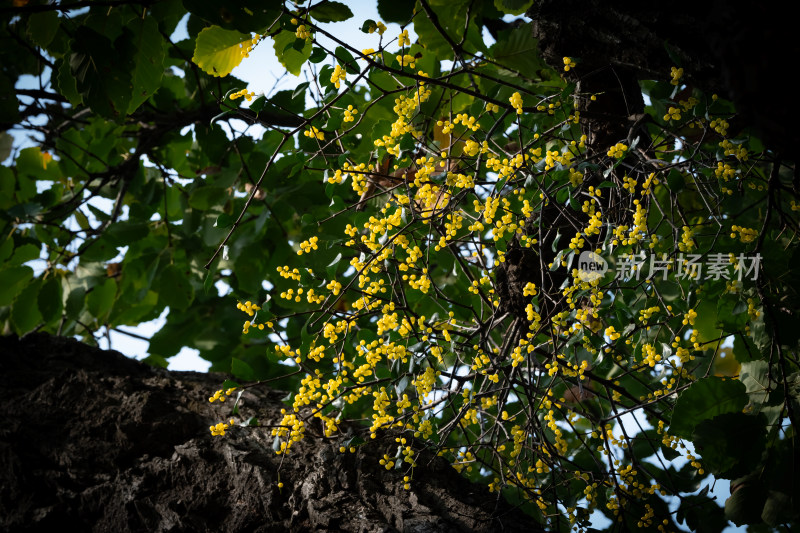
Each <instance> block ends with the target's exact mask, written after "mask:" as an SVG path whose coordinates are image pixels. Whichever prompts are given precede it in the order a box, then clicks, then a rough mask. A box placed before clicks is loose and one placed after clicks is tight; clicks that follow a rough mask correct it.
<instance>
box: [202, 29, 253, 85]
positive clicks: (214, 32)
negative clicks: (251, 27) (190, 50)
mask: <svg viewBox="0 0 800 533" xmlns="http://www.w3.org/2000/svg"><path fill="white" fill-rule="evenodd" d="M250 38H251V37H250V36H249V35H246V34H244V33H241V32H238V31H235V30H223V29H222V28H220V27H219V26H211V27H209V28H205V29H204V30H203V31H201V32H200V35H198V36H197V41H196V42H195V45H194V56H192V61H194V62H195V64H196V65H197V66H198V67H200V68H201V69H203V71H205V72H206V73H208V74H211V75H212V76H220V77H224V76H227V75H228V74H230V73H231V71H232V70H233V69H234V68H236V67H237V66H238V65H239V63H241V62H242V59H243V58H244V56H243V55H242V47H241V46H240V45H241V43H243V42H246V41H249V40H250Z"/></svg>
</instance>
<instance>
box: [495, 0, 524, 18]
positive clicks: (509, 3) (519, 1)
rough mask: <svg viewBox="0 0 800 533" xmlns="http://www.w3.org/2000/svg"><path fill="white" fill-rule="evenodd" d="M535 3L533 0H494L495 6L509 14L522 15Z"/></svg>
mask: <svg viewBox="0 0 800 533" xmlns="http://www.w3.org/2000/svg"><path fill="white" fill-rule="evenodd" d="M532 5H533V0H494V7H496V8H497V9H499V10H500V11H502V12H503V13H507V14H509V15H522V14H523V13H525V12H526V11H527V10H528V9H530V7H531V6H532Z"/></svg>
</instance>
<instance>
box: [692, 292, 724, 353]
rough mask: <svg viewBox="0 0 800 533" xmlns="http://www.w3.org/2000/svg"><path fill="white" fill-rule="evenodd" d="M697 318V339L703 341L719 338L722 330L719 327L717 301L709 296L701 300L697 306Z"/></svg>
mask: <svg viewBox="0 0 800 533" xmlns="http://www.w3.org/2000/svg"><path fill="white" fill-rule="evenodd" d="M695 311H696V312H697V318H696V319H695V329H696V330H697V339H698V341H700V342H701V343H704V342H711V341H714V340H716V339H719V338H720V336H721V335H722V331H721V330H720V329H719V328H718V327H717V302H716V300H713V299H711V298H707V299H705V300H703V301H702V302H700V304H698V306H697V307H696V308H695Z"/></svg>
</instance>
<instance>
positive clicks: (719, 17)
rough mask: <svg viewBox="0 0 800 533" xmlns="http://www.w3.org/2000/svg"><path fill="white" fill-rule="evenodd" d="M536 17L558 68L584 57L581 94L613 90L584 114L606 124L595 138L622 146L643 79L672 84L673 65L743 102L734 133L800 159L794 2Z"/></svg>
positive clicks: (540, 0)
mask: <svg viewBox="0 0 800 533" xmlns="http://www.w3.org/2000/svg"><path fill="white" fill-rule="evenodd" d="M528 16H530V17H531V18H532V20H533V26H534V36H535V37H536V38H537V39H538V40H539V47H540V49H541V51H542V56H543V58H544V59H545V60H546V61H547V62H548V63H549V64H551V65H554V66H556V68H560V67H561V66H562V58H563V57H564V56H569V57H575V58H578V60H579V61H578V66H577V67H576V68H575V69H573V71H572V72H571V74H570V76H572V77H574V79H577V78H581V80H582V81H581V83H582V87H581V90H583V91H584V92H599V91H598V89H599V90H601V91H602V90H605V94H606V95H607V96H606V98H605V101H604V100H601V99H600V98H599V97H598V101H597V102H596V103H595V104H593V106H588V109H587V110H586V111H588V112H589V113H590V114H589V115H585V114H584V113H585V112H584V111H583V110H582V115H584V117H585V118H594V119H597V120H598V123H597V124H594V132H593V133H594V134H595V135H599V136H604V135H605V136H606V137H608V140H610V141H611V142H612V144H613V143H614V142H617V141H619V138H618V137H619V136H620V135H619V133H622V132H624V129H625V124H624V118H625V117H624V116H622V115H623V113H624V112H627V113H628V115H631V114H635V113H637V107H639V105H640V104H639V102H637V101H636V100H637V99H638V100H641V96H640V95H638V91H637V90H636V88H635V80H637V79H669V73H670V68H671V67H672V66H681V67H683V68H684V70H685V77H684V79H683V81H684V82H685V83H686V84H688V85H689V86H690V87H698V88H700V89H702V90H704V91H707V92H708V93H709V94H710V93H713V92H718V93H719V94H720V95H722V96H725V97H726V98H729V99H731V100H732V101H733V102H734V104H735V105H736V108H737V110H738V112H739V114H740V120H736V121H734V122H732V126H735V125H738V127H739V129H741V128H742V127H744V126H751V127H753V128H754V129H755V130H756V132H757V133H758V134H759V135H761V136H762V137H763V140H764V141H765V142H766V144H767V145H768V146H769V147H770V148H772V149H773V150H775V151H777V152H778V153H781V154H783V155H784V157H786V158H788V159H792V160H794V161H796V160H797V158H798V155H799V154H800V151H798V146H800V132H798V129H797V128H796V126H795V124H797V121H798V120H800V107H798V106H797V105H795V104H794V103H793V102H791V98H792V95H793V94H794V93H795V92H796V91H795V83H796V82H795V81H794V76H793V75H792V74H791V72H792V69H793V66H794V65H795V64H796V61H797V57H798V54H800V39H797V35H796V29H795V25H796V22H795V21H796V17H795V16H794V13H793V11H792V8H791V4H788V3H785V2H775V1H771V2H748V1H744V0H734V1H731V0H712V1H707V2H696V1H690V0H676V1H673V2H671V3H670V4H669V6H665V4H661V3H655V2H640V1H635V0H616V1H614V2H608V1H604V0H537V1H536V2H534V4H533V7H532V8H531V10H530V11H529V12H528ZM615 85H616V89H615V88H614V86H615ZM622 95H624V98H623V99H620V96H622ZM621 111H622V112H621ZM638 112H640V111H638ZM603 119H607V122H608V125H604V124H602V121H603ZM584 126H585V125H584ZM615 126H616V127H617V129H618V131H614V129H615ZM606 128H610V129H611V131H606ZM732 133H738V132H732ZM622 136H623V137H624V135H622ZM615 137H616V140H614V139H615Z"/></svg>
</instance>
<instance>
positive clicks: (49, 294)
mask: <svg viewBox="0 0 800 533" xmlns="http://www.w3.org/2000/svg"><path fill="white" fill-rule="evenodd" d="M63 298H64V296H63V291H62V289H61V282H60V281H59V280H58V279H57V278H50V279H48V280H47V281H45V282H44V283H43V284H42V288H41V290H40V291H39V299H38V304H39V311H40V312H41V313H42V319H43V320H44V321H45V322H46V323H50V322H53V321H54V320H57V319H59V318H61V311H62V310H63V308H64V302H63Z"/></svg>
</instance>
